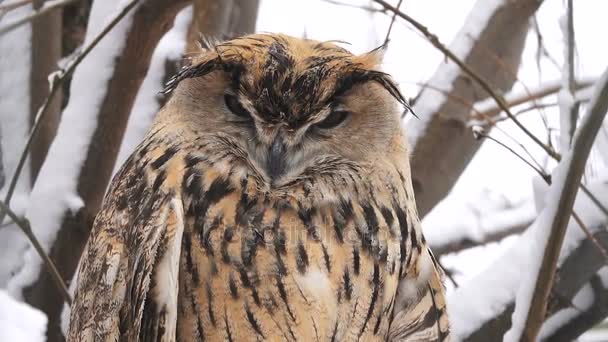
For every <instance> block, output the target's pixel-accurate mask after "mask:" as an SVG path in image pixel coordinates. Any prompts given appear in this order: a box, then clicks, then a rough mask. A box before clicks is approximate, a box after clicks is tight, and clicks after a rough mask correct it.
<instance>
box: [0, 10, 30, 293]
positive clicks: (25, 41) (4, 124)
mask: <svg viewBox="0 0 608 342" xmlns="http://www.w3.org/2000/svg"><path fill="white" fill-rule="evenodd" d="M31 11H32V7H31V4H28V5H25V6H21V7H19V8H17V9H14V10H12V11H9V12H8V13H6V14H5V15H4V16H3V17H2V19H1V21H2V22H10V21H12V20H13V19H14V18H22V17H25V16H27V15H29V14H30V13H31ZM31 35H32V30H31V26H30V25H22V26H20V27H19V28H17V29H15V30H13V31H10V32H8V33H5V34H3V35H1V36H0V75H1V76H0V94H1V95H0V137H1V139H0V144H1V146H2V160H1V161H0V163H1V164H2V167H3V168H4V177H5V182H4V187H3V188H2V189H0V198H2V199H4V197H5V196H6V192H7V190H8V186H9V184H10V182H11V178H12V177H13V175H14V173H15V169H16V168H17V163H18V162H19V158H20V157H21V151H23V147H24V146H25V142H26V140H27V136H28V133H29V126H30V125H29V119H30V72H31V67H30V65H31V53H30V51H31ZM29 171H30V168H29V162H26V164H25V165H24V167H23V171H22V173H21V177H20V178H19V181H18V182H17V186H16V188H15V192H14V193H13V198H12V200H11V202H10V207H11V208H12V209H13V211H14V212H15V213H16V214H17V215H23V213H24V211H25V206H26V205H27V197H28V193H29V187H30V172H29ZM9 221H10V218H8V216H7V217H6V218H5V221H4V223H8V222H9ZM27 246H28V244H27V239H26V238H25V236H24V235H23V233H22V232H21V231H20V230H19V228H18V227H16V226H15V225H10V226H7V227H0V287H2V288H3V287H5V286H6V284H7V282H8V280H9V278H10V277H11V276H12V274H14V273H15V272H16V271H17V270H18V269H19V268H20V266H21V264H22V263H23V257H22V252H23V250H24V249H25V248H27Z"/></svg>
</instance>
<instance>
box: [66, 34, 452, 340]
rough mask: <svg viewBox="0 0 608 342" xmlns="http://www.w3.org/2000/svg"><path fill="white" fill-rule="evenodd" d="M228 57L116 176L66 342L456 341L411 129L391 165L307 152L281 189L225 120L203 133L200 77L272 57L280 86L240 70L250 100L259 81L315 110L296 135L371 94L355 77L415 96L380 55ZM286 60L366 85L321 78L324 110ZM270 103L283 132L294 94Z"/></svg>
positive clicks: (395, 144) (328, 50)
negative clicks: (420, 198) (410, 147)
mask: <svg viewBox="0 0 608 342" xmlns="http://www.w3.org/2000/svg"><path fill="white" fill-rule="evenodd" d="M292 45H293V46H292ZM294 46H295V47H294ZM290 49H292V50H293V51H292V50H290ZM306 49H310V51H308V50H306ZM216 50H217V51H219V52H217V51H216V53H215V54H214V53H212V54H211V55H205V56H203V57H201V58H200V59H199V60H198V62H196V61H195V64H194V65H193V66H192V67H191V68H190V69H187V70H184V71H182V72H181V73H180V75H178V76H177V77H176V79H175V80H174V81H173V83H172V84H171V87H172V88H173V87H177V89H176V94H175V95H174V96H173V98H172V99H171V100H170V101H169V103H168V104H167V107H166V108H165V109H163V111H161V113H159V118H158V119H157V121H156V122H155V125H154V128H153V129H152V131H151V133H149V134H148V136H147V137H146V139H145V141H144V142H142V143H141V144H140V146H139V147H138V148H137V150H136V151H135V152H134V154H133V155H132V156H131V158H130V159H129V160H128V161H127V162H126V164H125V165H124V166H123V168H122V169H121V171H120V172H119V173H118V174H117V175H116V177H115V179H114V181H113V183H112V185H111V187H110V189H109V192H108V195H107V196H106V198H105V201H104V204H103V208H102V210H101V212H100V213H99V214H98V216H97V218H96V221H95V224H94V228H93V231H92V232H91V237H90V240H89V242H88V244H87V246H86V249H85V252H84V254H83V256H82V260H81V266H80V271H79V279H78V286H77V290H76V299H75V301H74V305H73V308H72V314H71V324H70V329H69V335H68V340H69V341H117V340H121V341H139V340H141V341H203V340H207V341H257V340H277V341H279V340H280V341H300V340H302V341H309V340H312V341H359V340H360V341H386V340H395V341H410V340H412V341H414V340H437V341H447V340H448V339H449V326H448V322H447V314H446V312H445V298H444V290H443V287H442V279H441V270H440V269H439V266H438V265H437V263H436V261H435V259H434V258H433V257H432V254H431V252H430V251H429V250H428V247H427V246H426V242H425V241H424V237H423V235H422V231H421V227H420V222H419V220H418V214H417V212H416V207H415V200H414V195H413V190H412V186H411V184H410V180H409V163H408V159H407V158H408V157H407V149H406V147H405V140H404V139H403V137H402V136H401V133H399V130H398V129H395V128H394V127H384V126H382V127H383V129H390V131H391V132H393V133H392V134H394V137H392V136H391V137H389V138H388V139H389V140H387V141H388V142H389V143H390V144H389V146H387V147H386V148H383V153H386V155H387V156H390V158H384V156H377V157H372V158H369V159H367V160H355V159H353V158H349V157H346V156H344V155H341V154H338V153H332V152H326V153H317V154H315V153H308V154H306V153H305V151H301V150H297V151H298V152H297V153H299V154H298V157H297V158H296V157H293V160H291V159H290V160H289V161H288V162H289V163H291V164H289V165H288V166H289V167H292V164H294V165H295V164H297V163H298V162H299V161H301V160H302V159H305V160H306V165H305V166H302V167H299V166H298V167H293V170H291V171H290V172H286V173H284V174H281V175H280V178H275V177H274V176H273V175H271V174H269V173H268V171H267V170H266V169H265V166H264V165H265V164H264V160H265V159H264V158H266V154H264V153H265V152H264V153H258V152H257V151H259V150H260V148H259V146H257V145H251V144H253V143H252V142H251V141H249V140H246V139H245V138H243V136H242V135H240V134H241V133H239V131H234V132H235V133H226V132H223V131H222V130H221V129H215V126H213V125H214V122H213V121H212V120H207V121H205V123H206V124H208V125H210V127H211V128H206V127H205V126H204V125H202V124H201V123H200V122H198V121H197V120H199V119H198V118H199V117H204V115H203V114H201V113H200V112H199V110H198V109H197V107H196V106H195V105H194V104H193V102H192V101H194V99H193V96H195V95H196V94H199V93H198V92H196V87H197V83H196V82H198V81H199V79H200V78H203V79H205V80H206V82H208V83H205V85H204V86H205V87H210V86H209V84H215V83H213V82H218V83H217V84H224V85H225V84H226V81H225V80H224V81H222V80H220V81H217V79H214V78H213V77H215V76H212V75H213V73H214V72H217V71H218V70H219V71H220V72H228V73H231V72H233V71H234V70H225V69H226V68H227V67H226V65H230V66H231V67H238V65H236V64H235V63H237V62H235V61H240V63H244V61H248V60H252V61H253V62H252V63H253V64H254V65H256V66H260V65H265V63H264V61H265V59H272V63H270V64H268V63H266V65H267V66H269V67H268V70H266V72H270V73H272V75H271V76H268V75H267V74H265V73H264V70H257V69H255V70H254V71H252V72H251V73H248V71H247V70H248V69H247V68H251V67H252V66H251V65H241V67H242V70H240V71H239V77H242V78H243V79H244V80H245V81H243V82H246V84H245V85H242V89H241V90H243V91H250V92H253V91H255V90H254V89H252V88H251V87H253V85H255V84H259V82H257V81H256V80H260V82H266V83H264V84H263V85H264V86H268V87H270V86H272V87H275V86H276V87H279V86H280V87H282V88H281V91H283V93H282V94H291V95H289V96H290V100H289V101H292V102H291V103H292V104H296V103H297V101H300V100H302V99H303V101H308V103H297V105H294V107H293V108H300V109H299V110H298V112H297V115H296V114H294V115H292V116H289V115H288V117H287V118H285V120H286V121H285V125H286V126H289V125H295V126H289V127H292V128H291V129H292V130H293V131H295V130H296V129H298V127H299V126H298V125H310V123H308V120H317V118H316V116H317V115H321V114H319V113H317V112H316V111H318V110H321V111H323V110H326V109H323V108H325V107H326V106H327V104H326V103H323V101H325V100H328V99H330V98H331V97H332V96H333V95H332V94H334V95H335V94H336V92H338V94H339V96H343V94H344V93H347V92H348V88H349V87H352V86H354V83H356V82H366V80H363V79H356V78H357V77H358V78H365V77H368V78H369V79H368V80H367V81H372V82H377V83H379V85H378V84H377V85H376V87H380V88H374V89H384V91H388V92H389V95H390V96H394V97H396V98H398V99H402V97H401V95H400V94H399V93H398V89H397V88H396V86H395V85H394V84H393V83H392V81H390V79H389V78H387V77H388V76H386V75H385V74H383V73H380V72H377V71H374V69H373V65H374V63H376V62H375V57H373V56H367V57H360V58H359V59H356V60H355V59H353V58H354V57H352V56H351V55H350V54H349V53H348V52H346V50H343V49H341V48H337V47H335V46H334V45H333V44H330V43H314V42H313V43H302V41H300V40H297V39H295V38H291V37H287V36H272V35H255V36H249V37H247V38H241V39H237V40H235V41H232V42H228V43H224V44H221V45H220V46H218V49H216ZM222 51H223V52H224V53H223V54H222ZM264 51H266V52H264ZM296 52H297V53H300V54H304V57H302V58H300V59H299V58H295V57H294V56H293V55H292V54H293V53H296ZM264 53H266V55H264ZM307 53H308V54H318V55H314V56H308V55H306V54H307ZM259 54H262V56H260V55H259ZM332 55H335V56H334V57H335V58H326V57H328V56H332ZM307 56H308V57H307ZM336 56H337V57H336ZM237 57H238V58H237ZM312 57H314V58H312ZM256 58H257V59H259V60H256ZM212 60H213V61H214V62H213V63H212V64H209V63H211V62H210V61H212ZM282 60H287V61H288V62H285V63H287V64H286V65H288V66H289V65H291V68H293V69H294V70H300V71H301V72H303V73H304V74H305V73H306V70H308V69H306V68H304V67H302V66H301V65H299V64H298V63H300V61H306V62H305V63H316V64H319V65H321V64H323V63H330V64H329V66H330V68H329V69H327V70H325V71H324V72H332V71H331V70H334V71H335V70H341V71H340V72H346V71H345V70H351V71H352V72H354V73H351V74H344V75H331V76H328V75H326V74H323V73H322V75H324V76H328V78H327V79H325V78H324V79H308V80H307V81H306V82H308V83H306V87H311V88H306V87H305V88H306V89H313V90H314V92H315V94H317V95H318V96H321V97H324V96H325V100H323V101H321V100H320V99H318V98H315V99H314V101H313V100H312V99H311V98H310V96H311V94H305V93H297V92H295V91H292V92H290V90H289V89H288V88H289V87H296V86H297V85H298V84H299V83H298V82H297V81H294V82H293V84H292V83H289V82H292V81H293V80H296V79H298V77H296V76H294V75H289V74H283V72H287V73H288V72H291V70H281V63H280V61H282ZM372 60H374V61H372ZM196 63H198V64H196ZM222 63H224V64H222ZM225 63H229V64H225ZM276 63H279V64H276ZM285 63H283V64H285ZM302 63H304V62H302ZM340 63H346V64H344V65H343V64H340ZM349 63H350V64H349ZM352 63H356V65H354V64H352ZM351 64H352V65H351ZM307 65H308V64H307ZM283 66H285V65H283ZM309 67H310V65H309ZM312 67H318V66H317V65H313V66H312ZM301 69H302V70H304V71H302V70H301ZM368 69H369V70H368ZM277 70H278V71H277ZM353 70H354V71H353ZM366 70H367V71H366ZM300 71H298V72H300ZM317 71H318V70H317ZM317 71H315V73H313V74H310V75H313V76H310V75H309V76H307V77H316V76H314V75H318V73H317ZM372 71H373V72H372ZM336 72H337V71H336ZM207 74H210V76H209V77H207V76H206V75H207ZM349 75H350V76H349ZM205 77H207V78H205ZM269 77H270V78H269ZM269 80H270V81H269ZM279 80H280V82H279ZM237 81H238V80H236V81H235V80H234V78H233V79H231V81H230V82H233V83H235V82H237ZM271 81H272V82H271ZM180 82H181V83H180ZM222 82H223V83H222ZM273 82H274V83H273ZM302 82H304V81H302ZM328 82H329V83H328ZM178 83H179V84H178ZM331 87H334V88H331ZM386 87H388V89H385V88H386ZM330 88H331V89H330ZM338 88H339V89H338ZM205 89H207V90H206V91H207V92H208V91H209V89H211V88H205ZM286 89H287V90H286ZM332 89H333V90H332ZM336 89H337V90H336ZM275 90H276V89H275ZM301 90H302V89H299V90H298V91H301ZM374 91H380V90H374ZM342 92H343V93H342ZM218 93H219V94H223V91H219V92H218ZM261 94H262V98H261V99H259V102H255V101H254V103H253V104H251V105H252V107H248V108H258V109H259V108H265V109H264V110H265V112H263V113H264V115H266V117H265V118H264V119H263V120H268V122H272V123H273V125H274V124H275V123H277V122H279V123H280V122H282V121H281V120H283V119H282V117H283V116H284V115H287V114H285V113H283V112H281V113H279V114H280V115H277V112H275V111H273V109H272V106H273V105H277V103H276V101H282V100H281V99H282V97H281V96H278V95H277V94H278V93H273V91H271V90H266V91H263V92H262V93H261ZM317 95H315V96H317ZM196 96H199V95H196ZM205 96H208V97H209V98H211V97H212V95H204V96H201V97H202V98H205ZM220 96H221V95H220ZM285 96H287V95H285ZM332 101H333V100H332ZM206 103H207V102H206ZM207 105H208V103H207ZM255 106H258V107H255ZM330 106H331V105H330ZM387 108H388V107H387ZM188 110H190V111H192V112H193V114H192V115H191V116H187V115H186V114H184V113H185V112H187V111H188ZM251 110H254V109H251ZM307 111H308V112H307ZM395 115H398V114H395ZM261 120H262V119H261ZM217 127H221V126H217ZM247 129H251V127H249V128H247ZM247 132H250V131H247ZM247 134H249V133H247ZM262 140H263V139H262ZM260 144H261V143H260ZM290 148H291V147H290ZM293 148H294V149H297V148H299V147H293ZM289 157H292V156H289ZM260 158H261V159H260Z"/></svg>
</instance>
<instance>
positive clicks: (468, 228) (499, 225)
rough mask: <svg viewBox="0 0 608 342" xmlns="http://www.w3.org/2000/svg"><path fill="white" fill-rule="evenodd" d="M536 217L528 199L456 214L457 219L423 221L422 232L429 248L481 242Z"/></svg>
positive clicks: (527, 222) (529, 221)
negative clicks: (508, 205) (481, 210)
mask: <svg viewBox="0 0 608 342" xmlns="http://www.w3.org/2000/svg"><path fill="white" fill-rule="evenodd" d="M535 216H536V211H535V209H534V205H533V204H532V202H531V201H528V202H524V203H522V204H520V205H517V206H515V207H512V208H494V209H488V208H484V209H483V214H479V215H473V213H463V212H462V211H461V212H460V214H459V217H458V220H457V221H454V220H451V219H450V220H443V219H441V220H438V221H437V222H433V220H432V218H431V220H427V221H425V225H424V226H425V230H424V235H425V237H426V239H427V240H428V241H429V243H430V245H431V248H432V249H441V248H442V247H444V246H446V245H449V244H451V243H455V242H458V241H473V242H481V241H484V240H486V239H487V238H488V237H489V236H493V235H498V234H501V233H502V232H505V231H508V230H510V229H511V228H513V227H515V226H521V225H526V224H529V223H531V222H532V221H533V220H534V217H535Z"/></svg>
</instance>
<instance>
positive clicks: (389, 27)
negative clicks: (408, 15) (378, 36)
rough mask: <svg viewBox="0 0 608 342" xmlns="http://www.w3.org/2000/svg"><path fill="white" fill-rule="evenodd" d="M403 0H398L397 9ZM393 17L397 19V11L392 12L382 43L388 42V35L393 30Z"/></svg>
mask: <svg viewBox="0 0 608 342" xmlns="http://www.w3.org/2000/svg"><path fill="white" fill-rule="evenodd" d="M402 2H403V0H399V3H398V4H397V9H399V8H400V7H401V3H402ZM395 19H397V13H393V17H392V18H391V23H390V25H388V30H387V31H386V37H384V45H386V44H388V40H389V37H390V36H391V31H392V30H393V25H394V24H395Z"/></svg>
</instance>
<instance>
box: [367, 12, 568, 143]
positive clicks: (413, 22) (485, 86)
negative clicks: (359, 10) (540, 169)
mask: <svg viewBox="0 0 608 342" xmlns="http://www.w3.org/2000/svg"><path fill="white" fill-rule="evenodd" d="M374 2H376V3H378V4H380V5H382V6H383V7H384V8H386V9H388V10H389V11H391V12H393V13H397V15H398V16H399V17H401V18H402V19H404V20H406V21H407V22H408V23H410V24H411V25H412V26H414V28H416V29H417V30H418V31H419V32H420V33H422V34H423V35H424V36H425V37H426V38H427V39H428V40H429V42H430V43H431V44H433V46H435V47H436V48H437V49H438V50H439V51H441V52H442V53H443V54H444V55H445V56H446V57H447V58H448V59H449V60H451V61H452V62H454V63H455V64H456V65H458V67H460V69H462V70H463V71H464V72H465V73H466V74H467V75H468V76H469V77H470V78H471V79H473V80H474V81H475V82H476V83H477V84H479V85H480V86H481V88H482V89H483V90H484V91H486V92H487V93H488V95H490V97H492V98H493V99H494V101H496V104H497V105H498V106H499V107H500V108H501V109H502V111H504V112H505V113H506V114H507V116H509V118H510V119H511V120H512V121H513V122H514V123H515V124H516V125H517V127H519V128H520V129H521V130H522V131H523V132H524V133H525V134H526V135H527V136H528V137H529V138H530V139H532V141H534V143H536V144H537V145H538V146H540V147H541V148H542V149H543V150H545V152H547V154H549V155H555V154H556V152H555V151H554V150H553V149H551V148H550V147H549V146H547V145H545V144H544V143H543V142H542V141H540V139H538V138H537V137H536V136H535V135H534V134H532V132H530V131H529V130H528V129H527V128H526V127H525V126H524V125H523V124H522V123H521V122H519V120H518V119H517V118H516V117H515V115H513V113H511V110H510V109H509V106H508V104H507V103H506V102H505V100H504V98H503V97H502V96H501V95H499V94H498V93H497V92H496V91H495V90H494V88H493V87H492V86H491V85H490V84H489V83H488V82H487V81H486V80H485V79H484V78H483V77H482V76H480V75H479V74H478V73H476V72H475V71H473V69H471V68H470V67H469V66H468V65H467V64H466V63H465V62H464V61H462V60H461V59H460V58H458V56H456V55H455V54H454V53H453V52H452V51H450V49H448V48H447V47H445V45H443V44H442V43H441V42H440V41H439V38H437V36H436V35H434V34H433V33H431V32H430V31H429V30H428V28H426V26H424V25H422V24H421V23H420V22H418V21H417V20H415V19H414V18H412V17H410V16H408V15H407V14H405V13H403V12H401V11H399V10H398V9H397V8H395V7H393V6H392V5H390V4H389V3H387V2H386V1H384V0H374Z"/></svg>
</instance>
